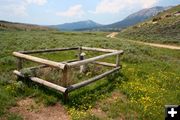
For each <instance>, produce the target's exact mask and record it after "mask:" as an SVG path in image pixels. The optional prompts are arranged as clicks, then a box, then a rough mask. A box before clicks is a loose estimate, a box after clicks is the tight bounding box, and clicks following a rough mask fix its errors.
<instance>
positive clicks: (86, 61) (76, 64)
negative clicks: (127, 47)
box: [67, 50, 123, 67]
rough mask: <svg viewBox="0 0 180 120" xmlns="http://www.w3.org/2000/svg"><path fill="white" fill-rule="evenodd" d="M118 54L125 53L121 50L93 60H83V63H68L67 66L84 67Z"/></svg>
mask: <svg viewBox="0 0 180 120" xmlns="http://www.w3.org/2000/svg"><path fill="white" fill-rule="evenodd" d="M118 54H123V51H122V50H120V51H116V52H113V53H107V54H104V55H100V56H97V57H93V58H89V59H85V60H81V61H77V62H71V63H67V65H68V66H70V67H73V66H80V65H83V64H87V63H91V62H94V61H96V60H100V59H103V58H106V57H109V56H113V55H118Z"/></svg>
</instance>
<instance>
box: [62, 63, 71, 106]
mask: <svg viewBox="0 0 180 120" xmlns="http://www.w3.org/2000/svg"><path fill="white" fill-rule="evenodd" d="M68 72H69V68H68V67H67V65H65V67H64V69H63V70H62V73H63V76H62V81H63V86H64V87H65V88H67V87H68V81H69V79H68V77H70V76H69V74H68ZM63 97H64V103H67V101H68V93H67V92H65V93H64V94H63Z"/></svg>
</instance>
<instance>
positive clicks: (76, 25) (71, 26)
mask: <svg viewBox="0 0 180 120" xmlns="http://www.w3.org/2000/svg"><path fill="white" fill-rule="evenodd" d="M100 26H102V25H101V24H98V23H96V22H94V21H92V20H86V21H79V22H72V23H64V24H59V25H51V26H49V27H51V28H56V29H59V30H66V31H69V30H80V29H90V28H95V27H100Z"/></svg>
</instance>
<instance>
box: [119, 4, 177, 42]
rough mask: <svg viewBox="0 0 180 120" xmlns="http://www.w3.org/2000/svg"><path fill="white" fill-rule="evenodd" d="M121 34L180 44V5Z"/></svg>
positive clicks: (146, 39) (149, 40)
mask: <svg viewBox="0 0 180 120" xmlns="http://www.w3.org/2000/svg"><path fill="white" fill-rule="evenodd" d="M119 36H120V37H126V38H130V39H133V40H143V41H147V42H159V43H168V44H176V45H180V5H177V6H174V7H171V8H170V9H168V10H165V11H163V12H161V13H159V14H157V15H156V16H154V17H152V18H150V19H148V20H146V21H144V22H141V23H139V24H136V25H134V26H131V27H128V28H126V29H124V30H122V31H121V32H120V35H119Z"/></svg>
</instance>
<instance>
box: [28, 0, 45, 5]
mask: <svg viewBox="0 0 180 120" xmlns="http://www.w3.org/2000/svg"><path fill="white" fill-rule="evenodd" d="M25 2H26V3H27V4H36V5H44V4H45V3H47V0H25Z"/></svg>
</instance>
